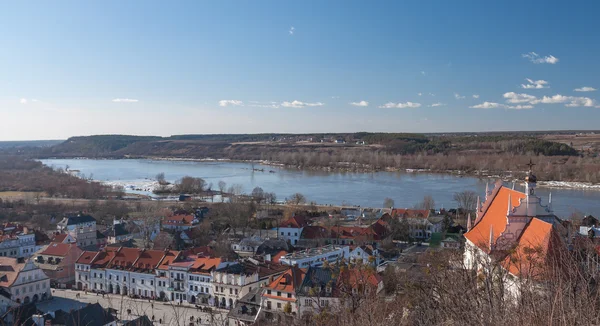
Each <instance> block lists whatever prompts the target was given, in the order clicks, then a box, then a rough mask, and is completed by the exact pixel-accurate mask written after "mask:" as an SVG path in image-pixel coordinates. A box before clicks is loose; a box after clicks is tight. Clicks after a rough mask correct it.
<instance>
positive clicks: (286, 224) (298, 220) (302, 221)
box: [279, 216, 308, 229]
mask: <svg viewBox="0 0 600 326" xmlns="http://www.w3.org/2000/svg"><path fill="white" fill-rule="evenodd" d="M307 225H308V220H307V219H306V218H305V217H303V216H292V217H290V218H288V219H287V220H285V221H283V222H281V224H279V227H282V228H296V229H299V228H302V227H305V226H307Z"/></svg>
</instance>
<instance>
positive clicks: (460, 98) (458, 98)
mask: <svg viewBox="0 0 600 326" xmlns="http://www.w3.org/2000/svg"><path fill="white" fill-rule="evenodd" d="M454 98H455V99H457V100H462V99H464V98H465V97H464V96H461V95H460V94H458V93H454Z"/></svg>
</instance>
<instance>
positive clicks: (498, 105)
mask: <svg viewBox="0 0 600 326" xmlns="http://www.w3.org/2000/svg"><path fill="white" fill-rule="evenodd" d="M470 108H472V109H512V110H526V109H533V105H529V104H527V105H506V104H502V103H495V102H483V103H481V104H477V105H473V106H470Z"/></svg>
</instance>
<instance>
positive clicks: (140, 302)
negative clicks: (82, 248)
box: [37, 289, 227, 326]
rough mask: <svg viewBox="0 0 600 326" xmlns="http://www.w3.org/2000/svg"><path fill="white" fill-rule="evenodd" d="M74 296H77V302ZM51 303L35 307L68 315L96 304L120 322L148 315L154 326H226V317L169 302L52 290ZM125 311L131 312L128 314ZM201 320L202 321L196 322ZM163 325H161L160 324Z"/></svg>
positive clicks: (221, 313) (223, 313) (214, 311)
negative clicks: (110, 310)
mask: <svg viewBox="0 0 600 326" xmlns="http://www.w3.org/2000/svg"><path fill="white" fill-rule="evenodd" d="M77 294H79V295H80V297H79V298H77V297H76V296H77ZM52 295H53V297H54V298H53V299H51V300H48V301H44V302H40V303H38V304H37V307H38V309H39V310H41V311H43V312H50V311H55V310H58V309H62V310H64V311H67V312H68V311H70V310H71V309H79V308H82V307H85V306H86V305H87V304H88V303H99V304H100V305H101V306H102V307H104V308H113V309H116V310H117V317H118V318H119V319H120V320H132V319H135V318H137V317H138V316H141V315H147V316H148V318H150V319H151V320H152V316H154V324H155V325H166V326H184V325H227V313H226V312H221V311H216V310H214V309H213V312H212V313H207V312H202V311H200V310H198V309H196V308H195V307H192V306H190V305H188V304H184V305H181V306H178V305H176V304H174V303H171V302H159V301H151V302H149V301H148V300H144V299H131V298H129V297H127V296H120V295H116V294H110V295H109V294H106V295H104V297H102V295H96V293H91V292H90V293H88V294H85V292H83V291H73V290H63V289H52ZM128 311H131V313H129V312H128ZM198 318H201V319H198ZM160 321H162V323H160Z"/></svg>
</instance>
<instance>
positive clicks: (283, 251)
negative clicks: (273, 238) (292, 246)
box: [271, 250, 288, 263]
mask: <svg viewBox="0 0 600 326" xmlns="http://www.w3.org/2000/svg"><path fill="white" fill-rule="evenodd" d="M287 254H288V252H287V251H285V250H281V251H280V252H278V253H276V254H275V255H273V256H272V257H271V261H272V262H274V263H279V259H281V257H283V256H285V255H287Z"/></svg>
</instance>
